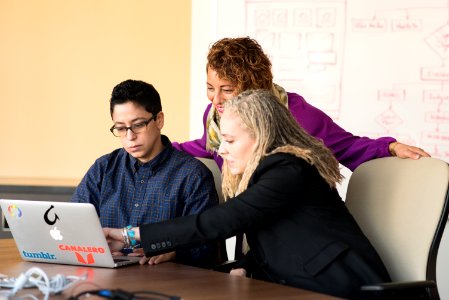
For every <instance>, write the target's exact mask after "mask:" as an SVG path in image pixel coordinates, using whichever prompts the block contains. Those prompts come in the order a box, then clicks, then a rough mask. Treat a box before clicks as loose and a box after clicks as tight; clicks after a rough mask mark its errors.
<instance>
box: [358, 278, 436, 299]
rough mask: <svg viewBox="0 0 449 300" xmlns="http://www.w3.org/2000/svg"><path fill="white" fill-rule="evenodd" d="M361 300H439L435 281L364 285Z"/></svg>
mask: <svg viewBox="0 0 449 300" xmlns="http://www.w3.org/2000/svg"><path fill="white" fill-rule="evenodd" d="M360 292H361V295H362V296H361V299H367V300H371V299H386V300H390V299H410V300H412V299H439V296H438V289H437V285H436V283H435V282H434V281H431V280H423V281H404V282H386V283H380V284H373V285H364V286H362V287H361V288H360Z"/></svg>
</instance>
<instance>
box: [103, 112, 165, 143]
mask: <svg viewBox="0 0 449 300" xmlns="http://www.w3.org/2000/svg"><path fill="white" fill-rule="evenodd" d="M156 118H157V114H155V115H153V116H152V117H151V118H149V119H148V120H146V121H142V122H138V123H135V124H133V125H131V126H129V127H127V126H115V125H114V126H112V127H111V128H110V129H109V130H110V131H111V132H112V134H113V135H114V136H116V137H124V136H126V134H127V133H128V129H129V130H131V132H132V133H134V134H138V133H140V132H143V131H144V130H145V129H146V128H147V125H148V124H149V123H150V122H151V121H153V120H156Z"/></svg>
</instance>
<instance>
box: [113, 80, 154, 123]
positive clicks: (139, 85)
mask: <svg viewBox="0 0 449 300" xmlns="http://www.w3.org/2000/svg"><path fill="white" fill-rule="evenodd" d="M129 101H131V102H134V103H136V104H139V105H140V106H142V107H144V108H145V110H146V111H147V112H150V113H152V114H153V115H156V114H158V113H159V112H160V111H162V105H161V97H160V96H159V93H158V92H157V91H156V89H155V88H154V86H152V85H151V84H149V83H146V82H143V81H140V80H131V79H128V80H125V81H123V82H121V83H119V84H117V85H116V86H115V87H114V89H113V90H112V95H111V101H110V106H109V109H110V113H111V116H112V113H113V112H114V106H115V105H117V104H123V103H126V102H129Z"/></svg>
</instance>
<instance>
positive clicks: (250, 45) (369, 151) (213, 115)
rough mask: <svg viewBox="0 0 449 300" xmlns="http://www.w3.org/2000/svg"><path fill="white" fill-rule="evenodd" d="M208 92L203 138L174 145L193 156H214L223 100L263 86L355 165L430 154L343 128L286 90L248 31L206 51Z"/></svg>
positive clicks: (311, 131) (217, 158)
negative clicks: (387, 158)
mask: <svg viewBox="0 0 449 300" xmlns="http://www.w3.org/2000/svg"><path fill="white" fill-rule="evenodd" d="M206 71H207V97H208V98H209V100H210V101H211V102H212V103H211V104H209V105H208V106H207V108H206V110H205V112H204V116H203V126H204V134H203V136H202V137H201V138H200V139H196V140H193V141H189V142H184V143H173V146H174V147H175V148H177V149H179V150H181V151H184V152H186V153H189V154H190V155H192V156H197V157H207V158H214V159H215V161H216V162H217V164H218V165H219V166H221V164H222V159H221V158H220V156H219V155H217V150H218V147H219V145H220V141H221V135H220V129H219V125H220V116H221V114H222V112H223V105H224V103H225V102H226V101H227V100H228V99H230V98H232V97H234V96H236V95H238V94H240V93H241V92H243V91H246V90H249V89H265V90H269V91H271V92H272V93H273V95H275V96H276V97H277V98H278V99H279V101H280V102H281V103H282V104H283V105H284V106H285V107H287V108H288V109H289V110H290V112H291V113H292V115H293V117H294V118H295V119H296V121H297V122H298V124H299V125H301V126H302V127H303V128H304V129H305V130H306V131H307V132H308V133H309V134H310V135H312V136H314V137H316V138H318V139H320V140H322V141H323V142H324V144H325V145H326V146H327V147H328V148H330V149H331V150H332V153H333V154H334V155H335V156H336V158H337V159H338V161H339V162H340V163H341V164H342V165H344V166H346V167H348V168H349V169H350V170H354V169H355V168H356V167H357V166H358V165H360V164H361V163H363V162H365V161H368V160H371V159H374V158H379V157H385V156H391V155H393V156H398V157H401V158H414V159H417V158H419V157H421V156H429V154H428V153H426V152H425V151H423V150H422V149H420V148H417V147H414V146H409V145H405V144H402V143H399V142H397V141H396V140H395V139H394V138H391V137H381V138H378V139H370V138H368V137H360V136H355V135H353V134H351V133H350V132H347V131H345V130H344V129H343V128H341V127H340V126H338V125H337V124H336V123H334V121H333V120H332V119H331V118H330V117H329V116H327V115H326V114H325V113H324V112H322V111H321V110H319V109H318V108H316V107H314V106H312V105H311V104H309V103H308V102H306V101H305V100H304V98H303V97H301V96H300V95H298V94H295V93H289V92H286V91H285V90H284V89H283V88H282V87H281V86H279V85H276V84H274V83H273V74H272V72H271V62H270V59H269V58H268V56H267V55H266V54H265V53H264V52H263V50H262V47H261V46H260V45H259V44H258V43H257V41H255V40H253V39H251V38H249V37H239V38H223V39H221V40H219V41H217V42H215V43H214V44H213V45H212V46H211V48H210V50H209V54H208V56H207V68H206Z"/></svg>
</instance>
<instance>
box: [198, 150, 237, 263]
mask: <svg viewBox="0 0 449 300" xmlns="http://www.w3.org/2000/svg"><path fill="white" fill-rule="evenodd" d="M196 159H198V160H199V161H201V162H202V163H203V164H205V165H206V167H207V168H208V169H209V170H210V171H211V172H212V175H213V176H214V183H215V189H216V190H217V194H218V202H219V203H223V202H224V197H223V193H222V192H221V191H222V190H221V171H220V168H218V166H217V163H216V162H215V160H213V159H211V158H203V157H196ZM217 251H218V253H217V255H216V256H217V259H216V264H215V266H213V267H212V269H214V270H217V271H218V270H220V271H221V269H222V268H223V267H222V265H227V264H230V263H231V262H229V261H228V254H227V250H226V241H219V242H218V245H217Z"/></svg>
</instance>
